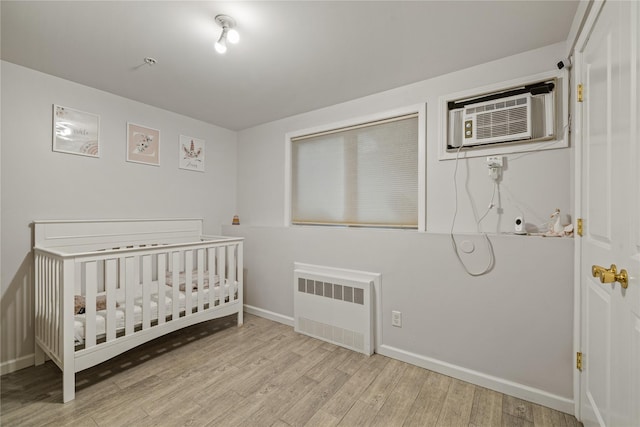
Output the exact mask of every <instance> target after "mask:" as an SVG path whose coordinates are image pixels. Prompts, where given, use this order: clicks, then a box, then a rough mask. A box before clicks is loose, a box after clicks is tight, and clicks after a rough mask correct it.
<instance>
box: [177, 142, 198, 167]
mask: <svg viewBox="0 0 640 427" xmlns="http://www.w3.org/2000/svg"><path fill="white" fill-rule="evenodd" d="M179 156H180V157H179V163H178V165H179V167H180V169H187V170H191V171H198V172H204V140H203V139H198V138H192V137H190V136H184V135H180V154H179Z"/></svg>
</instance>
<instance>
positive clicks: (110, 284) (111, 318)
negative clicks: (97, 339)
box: [104, 259, 118, 341]
mask: <svg viewBox="0 0 640 427" xmlns="http://www.w3.org/2000/svg"><path fill="white" fill-rule="evenodd" d="M104 269H105V285H104V286H105V291H106V293H107V325H106V332H107V341H113V340H114V339H116V278H117V274H118V272H117V265H116V260H115V259H108V260H106V261H105V266H104Z"/></svg>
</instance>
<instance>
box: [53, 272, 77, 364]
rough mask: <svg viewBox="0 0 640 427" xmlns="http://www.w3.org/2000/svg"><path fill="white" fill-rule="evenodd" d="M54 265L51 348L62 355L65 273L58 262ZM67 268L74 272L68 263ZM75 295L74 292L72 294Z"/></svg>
mask: <svg viewBox="0 0 640 427" xmlns="http://www.w3.org/2000/svg"><path fill="white" fill-rule="evenodd" d="M51 263H52V264H53V271H54V277H55V280H54V282H53V284H52V285H53V295H54V298H53V302H54V305H53V319H51V320H52V322H51V325H52V330H51V341H52V342H51V346H52V347H53V349H54V351H55V352H56V354H60V353H61V352H62V351H63V350H64V348H60V345H61V343H62V345H64V331H63V328H62V327H61V326H62V322H61V319H60V317H61V316H60V314H61V313H63V311H62V306H63V305H64V293H62V292H61V291H60V288H61V285H62V284H63V283H64V277H65V276H64V271H63V270H62V269H61V268H60V264H59V263H58V262H57V261H56V260H51ZM65 267H66V268H69V270H71V271H73V269H72V268H70V267H68V263H65ZM72 293H73V292H72Z"/></svg>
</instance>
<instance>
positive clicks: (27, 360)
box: [0, 353, 35, 375]
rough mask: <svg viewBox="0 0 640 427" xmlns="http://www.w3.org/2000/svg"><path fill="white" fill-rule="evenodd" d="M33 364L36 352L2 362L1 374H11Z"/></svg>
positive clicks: (0, 365)
mask: <svg viewBox="0 0 640 427" xmlns="http://www.w3.org/2000/svg"><path fill="white" fill-rule="evenodd" d="M33 365H35V354H33V353H32V354H27V355H26V356H22V357H18V358H17V359H11V360H7V361H6V362H2V363H1V364H0V375H5V374H10V373H11V372H15V371H19V370H20V369H24V368H28V367H29V366H33Z"/></svg>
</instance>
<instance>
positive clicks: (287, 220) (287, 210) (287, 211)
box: [283, 103, 427, 231]
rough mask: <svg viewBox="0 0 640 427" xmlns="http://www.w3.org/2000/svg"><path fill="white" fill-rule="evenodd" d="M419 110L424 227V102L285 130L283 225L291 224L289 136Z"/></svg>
mask: <svg viewBox="0 0 640 427" xmlns="http://www.w3.org/2000/svg"><path fill="white" fill-rule="evenodd" d="M412 113H418V231H425V225H426V206H425V200H426V195H425V193H426V182H425V177H426V122H427V110H426V104H423V103H421V104H414V105H409V106H406V107H401V108H396V109H394V110H388V111H384V112H381V113H375V114H368V115H366V116H360V117H355V118H350V119H347V120H342V121H339V122H333V123H328V124H324V125H320V126H314V127H311V128H307V129H300V130H296V131H292V132H287V133H286V134H285V135H284V215H283V216H284V226H285V227H291V175H292V174H291V140H292V139H294V138H298V137H301V136H306V135H311V134H315V133H321V132H327V131H330V130H334V129H340V128H345V127H350V126H355V125H359V124H362V123H369V122H376V121H380V120H386V119H389V118H391V117H396V116H403V115H407V114H412Z"/></svg>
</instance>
